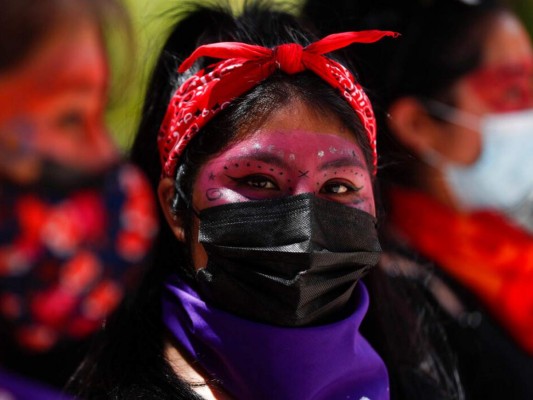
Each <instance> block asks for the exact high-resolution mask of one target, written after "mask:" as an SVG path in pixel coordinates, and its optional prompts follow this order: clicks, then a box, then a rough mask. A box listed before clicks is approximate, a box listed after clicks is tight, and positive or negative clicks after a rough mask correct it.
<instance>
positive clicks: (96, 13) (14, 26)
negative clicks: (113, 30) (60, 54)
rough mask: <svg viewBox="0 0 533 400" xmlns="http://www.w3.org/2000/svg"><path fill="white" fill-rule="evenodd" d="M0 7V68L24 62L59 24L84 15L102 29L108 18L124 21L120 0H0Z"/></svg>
mask: <svg viewBox="0 0 533 400" xmlns="http://www.w3.org/2000/svg"><path fill="white" fill-rule="evenodd" d="M0 10H2V12H1V13H0V71H6V70H9V69H12V68H15V67H16V66H17V65H18V64H20V63H21V62H23V60H24V59H25V58H26V57H28V56H29V55H30V54H31V52H32V51H33V50H34V49H36V48H38V46H39V45H40V44H41V43H42V42H43V41H45V40H46V39H48V37H49V36H50V35H51V34H52V33H53V32H54V30H56V29H57V28H58V26H60V27H62V26H65V25H66V24H73V26H75V24H76V23H77V21H79V19H87V20H92V21H94V22H95V23H96V24H97V25H98V27H99V28H100V30H101V32H102V33H103V32H104V31H105V28H106V27H108V26H109V25H108V24H109V23H111V21H113V23H114V24H116V21H117V19H119V20H120V21H121V22H122V24H123V25H127V18H126V12H125V9H124V8H123V7H122V5H121V3H120V0H76V1H69V0H47V1H38V2H35V1H32V0H20V1H11V0H0Z"/></svg>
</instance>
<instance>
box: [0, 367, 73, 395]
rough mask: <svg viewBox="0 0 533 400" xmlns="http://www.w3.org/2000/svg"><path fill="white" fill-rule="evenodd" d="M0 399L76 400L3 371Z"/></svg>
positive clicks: (0, 373) (0, 376)
mask: <svg viewBox="0 0 533 400" xmlns="http://www.w3.org/2000/svg"><path fill="white" fill-rule="evenodd" d="M0 399H2V400H3V399H6V400H7V399H9V400H74V399H73V398H71V397H69V396H67V395H65V394H62V393H60V392H59V391H55V390H54V389H52V388H49V387H47V386H44V385H41V384H40V383H37V382H34V381H31V380H29V379H26V378H23V377H21V376H18V375H13V374H11V373H9V372H6V371H4V370H2V369H0Z"/></svg>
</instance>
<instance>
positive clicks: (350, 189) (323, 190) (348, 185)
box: [320, 180, 363, 196]
mask: <svg viewBox="0 0 533 400" xmlns="http://www.w3.org/2000/svg"><path fill="white" fill-rule="evenodd" d="M334 186H344V187H345V188H346V191H345V192H342V193H339V192H334V191H327V189H328V188H332V187H334ZM362 188H363V187H362V186H360V187H358V186H355V185H353V184H351V183H349V182H346V181H338V180H333V181H328V182H326V183H325V184H324V185H322V188H321V189H320V193H324V194H331V195H340V196H347V195H350V194H354V193H357V192H359V191H360V190H361V189H362Z"/></svg>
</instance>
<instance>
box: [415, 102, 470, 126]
mask: <svg viewBox="0 0 533 400" xmlns="http://www.w3.org/2000/svg"><path fill="white" fill-rule="evenodd" d="M421 101H422V104H424V106H425V107H426V110H427V112H428V113H429V114H430V115H432V116H434V117H436V118H439V119H441V120H443V121H446V122H449V123H451V124H455V125H458V126H461V127H463V128H467V129H471V130H473V131H477V132H479V128H480V123H481V116H478V115H476V114H472V113H469V112H465V111H462V110H460V109H458V108H455V107H452V106H450V105H448V104H445V103H442V102H440V101H437V100H434V99H422V100H421Z"/></svg>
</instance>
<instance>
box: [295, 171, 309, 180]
mask: <svg viewBox="0 0 533 400" xmlns="http://www.w3.org/2000/svg"><path fill="white" fill-rule="evenodd" d="M298 172H299V173H300V175H298V178H309V176H308V175H307V174H309V170H307V171H300V170H298Z"/></svg>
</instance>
